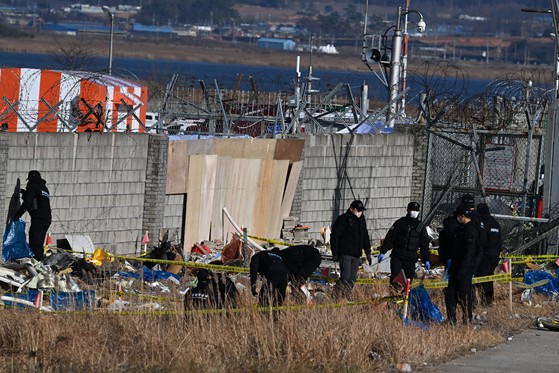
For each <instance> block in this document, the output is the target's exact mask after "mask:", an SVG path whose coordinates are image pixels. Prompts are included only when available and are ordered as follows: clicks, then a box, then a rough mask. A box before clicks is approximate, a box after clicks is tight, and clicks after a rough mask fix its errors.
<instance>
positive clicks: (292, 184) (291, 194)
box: [280, 161, 303, 224]
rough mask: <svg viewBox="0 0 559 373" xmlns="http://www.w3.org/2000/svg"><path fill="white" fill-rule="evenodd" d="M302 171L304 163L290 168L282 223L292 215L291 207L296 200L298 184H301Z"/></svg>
mask: <svg viewBox="0 0 559 373" xmlns="http://www.w3.org/2000/svg"><path fill="white" fill-rule="evenodd" d="M302 169H303V161H299V162H294V163H293V164H292V165H291V167H290V170H289V175H288V176H287V185H286V186H285V191H284V192H283V200H282V201H281V213H280V218H281V219H282V222H283V219H284V218H287V217H288V216H289V215H290V213H291V207H292V206H293V199H294V198H295V192H296V191H297V184H298V183H299V177H300V175H301V170H302ZM282 224H283V223H282Z"/></svg>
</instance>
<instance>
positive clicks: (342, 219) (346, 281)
mask: <svg viewBox="0 0 559 373" xmlns="http://www.w3.org/2000/svg"><path fill="white" fill-rule="evenodd" d="M365 210H367V209H366V208H365V206H364V205H363V202H361V201H360V200H355V201H353V202H351V204H350V205H349V209H347V211H346V212H345V213H343V214H342V215H340V216H338V218H337V219H336V221H335V222H334V224H333V225H332V231H331V233H330V249H331V250H332V260H333V261H334V262H338V261H339V262H340V278H339V280H338V282H337V283H336V285H335V287H334V296H335V297H337V298H339V297H344V298H346V299H348V298H349V297H350V296H351V292H352V290H353V285H354V284H355V280H357V271H358V269H359V264H360V258H361V255H362V254H363V251H365V255H366V257H367V262H368V263H369V265H370V264H371V263H372V258H371V240H370V239H369V232H368V231H367V222H366V220H365V216H364V215H363V211H365Z"/></svg>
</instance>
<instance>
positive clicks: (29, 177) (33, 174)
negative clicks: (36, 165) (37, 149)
mask: <svg viewBox="0 0 559 373" xmlns="http://www.w3.org/2000/svg"><path fill="white" fill-rule="evenodd" d="M40 178H41V173H40V172H39V171H37V170H31V171H29V173H28V174H27V180H32V179H40Z"/></svg>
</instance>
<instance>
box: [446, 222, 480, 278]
mask: <svg viewBox="0 0 559 373" xmlns="http://www.w3.org/2000/svg"><path fill="white" fill-rule="evenodd" d="M455 244H456V245H455V250H454V252H453V253H452V254H453V255H452V257H451V258H450V259H452V263H451V265H450V269H449V273H450V276H451V277H452V276H455V279H457V280H458V281H463V280H467V279H471V278H472V276H473V275H474V274H475V271H476V268H477V263H478V258H479V256H480V254H481V253H480V246H479V230H478V228H477V227H476V223H475V222H474V221H473V220H471V221H470V222H468V223H467V224H464V225H462V226H461V227H460V229H459V230H458V233H457V235H456V242H455Z"/></svg>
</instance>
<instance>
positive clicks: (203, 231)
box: [198, 155, 218, 242]
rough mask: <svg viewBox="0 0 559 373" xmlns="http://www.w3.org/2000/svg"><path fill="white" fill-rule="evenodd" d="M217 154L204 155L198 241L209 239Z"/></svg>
mask: <svg viewBox="0 0 559 373" xmlns="http://www.w3.org/2000/svg"><path fill="white" fill-rule="evenodd" d="M217 158H218V156H217V155H207V156H205V157H204V159H203V162H204V172H203V175H202V183H201V187H200V193H199V195H200V215H199V216H200V225H199V230H198V241H199V242H200V241H203V240H204V241H205V240H209V239H210V227H211V222H212V210H213V206H214V198H215V180H216V171H217Z"/></svg>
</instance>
